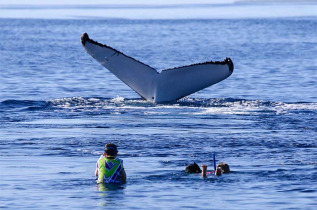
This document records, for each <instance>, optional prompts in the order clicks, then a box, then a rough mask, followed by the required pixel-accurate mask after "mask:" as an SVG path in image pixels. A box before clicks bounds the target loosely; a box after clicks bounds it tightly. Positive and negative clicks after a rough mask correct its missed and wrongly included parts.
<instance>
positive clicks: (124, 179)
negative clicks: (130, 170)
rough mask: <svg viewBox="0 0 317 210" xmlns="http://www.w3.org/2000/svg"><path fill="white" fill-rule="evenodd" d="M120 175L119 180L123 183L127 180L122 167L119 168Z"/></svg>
mask: <svg viewBox="0 0 317 210" xmlns="http://www.w3.org/2000/svg"><path fill="white" fill-rule="evenodd" d="M120 175H121V182H122V183H125V182H126V181H127V174H126V173H125V170H124V168H123V169H122V170H121V172H120Z"/></svg>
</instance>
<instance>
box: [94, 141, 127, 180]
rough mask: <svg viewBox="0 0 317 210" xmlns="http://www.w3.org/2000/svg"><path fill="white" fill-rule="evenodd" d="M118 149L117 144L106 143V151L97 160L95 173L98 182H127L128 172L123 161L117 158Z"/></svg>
mask: <svg viewBox="0 0 317 210" xmlns="http://www.w3.org/2000/svg"><path fill="white" fill-rule="evenodd" d="M117 154H118V150H117V146H116V145H115V144H112V143H109V144H106V145H105V152H104V154H103V155H102V156H101V157H100V158H99V160H98V161H97V168H96V171H95V175H96V176H97V177H98V181H97V182H98V183H107V184H108V183H111V184H123V183H125V182H126V173H125V170H124V168H123V161H122V160H121V159H119V158H117Z"/></svg>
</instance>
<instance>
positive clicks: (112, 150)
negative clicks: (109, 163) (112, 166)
mask: <svg viewBox="0 0 317 210" xmlns="http://www.w3.org/2000/svg"><path fill="white" fill-rule="evenodd" d="M105 154H106V155H107V157H116V156H117V154H118V150H117V146H116V145H115V144H113V143H108V144H106V145H105Z"/></svg>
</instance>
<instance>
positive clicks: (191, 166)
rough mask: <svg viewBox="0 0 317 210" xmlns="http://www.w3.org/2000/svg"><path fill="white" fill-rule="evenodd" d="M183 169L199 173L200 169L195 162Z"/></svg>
mask: <svg viewBox="0 0 317 210" xmlns="http://www.w3.org/2000/svg"><path fill="white" fill-rule="evenodd" d="M185 171H186V172H187V173H201V169H200V168H199V166H198V165H197V163H195V162H194V163H193V164H190V165H188V166H186V169H185Z"/></svg>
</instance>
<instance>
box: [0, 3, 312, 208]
mask: <svg viewBox="0 0 317 210" xmlns="http://www.w3.org/2000/svg"><path fill="white" fill-rule="evenodd" d="M251 6H252V8H257V10H258V11H260V10H261V8H262V6H263V5H262V6H261V4H256V5H253V4H252V5H251ZM251 6H250V5H249V4H242V5H240V4H238V5H235V4H234V5H231V4H230V5H220V6H218V7H217V8H218V10H220V13H221V11H224V10H226V8H227V7H230V11H232V10H234V8H235V7H239V10H241V11H242V10H243V11H248V8H250V7H251ZM129 7H131V5H128V6H126V7H123V8H120V7H119V8H115V10H120V11H121V13H124V11H127V12H130V14H133V11H134V9H135V8H132V9H129ZM175 7H176V6H175V5H174V6H173V7H171V8H170V7H168V8H167V9H166V8H165V9H166V10H168V11H174V10H178V9H179V8H177V7H176V8H175ZM197 7H198V8H197ZM201 7H203V8H200V7H199V6H197V5H187V6H186V9H187V10H190V9H191V8H192V9H193V10H197V9H204V10H202V11H204V12H206V11H205V10H206V8H208V7H210V8H212V6H210V5H207V6H206V5H203V6H201ZM263 7H265V8H266V9H267V10H268V11H269V10H270V7H272V13H271V16H272V17H262V15H259V16H258V17H254V15H250V16H248V17H237V16H235V15H234V18H232V17H231V16H228V14H226V15H227V16H226V17H223V16H221V18H211V17H209V16H208V15H207V16H206V17H208V18H190V17H191V16H190V14H189V17H188V18H183V17H181V18H175V17H174V16H173V15H170V16H164V17H162V18H154V19H149V18H139V17H138V18H135V17H134V16H132V18H117V17H112V18H109V17H107V14H104V16H98V17H86V16H85V15H83V13H82V10H84V11H85V14H86V13H90V14H92V13H93V12H94V8H82V7H80V10H81V12H80V13H78V14H77V13H76V11H75V12H74V11H71V12H72V18H69V17H65V16H63V15H61V16H58V17H57V16H56V18H51V16H50V15H52V14H55V13H50V15H48V16H45V17H42V16H37V17H36V18H33V17H29V16H23V15H22V16H21V17H20V16H19V15H21V13H15V12H16V9H15V8H10V7H6V8H4V9H2V10H3V11H6V12H7V13H3V14H12V16H14V15H15V16H17V17H14V18H11V16H9V15H7V16H8V17H10V18H8V17H7V18H6V17H2V18H1V19H0V37H1V39H0V40H1V41H0V208H14V209H44V208H48V209H80V208H82V209H86V208H94V209H96V208H100V209H101V208H116V209H151V208H158V209H186V208H197V209H242V208H247V209H267V208H270V209H315V208H316V206H317V201H316V197H317V192H316V181H317V168H316V164H317V156H316V152H317V150H316V148H317V145H316V140H317V139H316V131H317V118H316V116H317V111H316V110H317V94H316V89H317V73H316V71H317V56H316V55H317V18H316V15H315V16H312V15H307V16H305V9H306V10H307V11H311V8H316V4H311V5H307V4H299V5H296V4H292V5H290V6H289V5H286V4H282V5H278V7H281V8H284V7H285V8H286V10H287V11H291V8H293V7H295V8H301V9H304V10H302V11H301V15H293V16H292V15H289V14H288V15H280V17H276V14H275V12H274V11H275V9H276V6H274V5H264V6H263ZM18 9H19V11H20V10H23V11H27V12H29V9H30V8H29V7H26V8H25V7H19V8H18ZM64 9H65V10H67V11H68V10H69V7H66V8H64ZM139 9H144V10H146V11H147V12H149V11H148V9H147V8H139ZM214 9H215V8H213V10H214ZM31 10H34V12H35V13H39V12H41V13H45V11H46V9H45V8H43V7H40V8H31ZM55 10H56V11H59V10H63V7H62V9H61V8H55ZM55 10H54V11H55ZM151 10H155V11H157V10H159V9H158V8H157V9H155V8H151ZM27 12H26V13H27ZM46 12H47V11H46ZM105 12H107V11H106V10H105ZM112 12H113V11H112ZM165 12H166V11H165ZM28 14H29V13H28ZM63 14H64V13H63ZM111 14H112V13H111ZM157 14H160V13H159V12H157ZM164 14H167V13H164ZM195 14H196V13H195ZM204 14H205V15H206V13H204ZM223 14H224V13H223ZM241 14H242V13H241ZM308 14H310V13H309V12H308ZM24 15H25V14H24ZM266 16H270V14H266ZM285 16H286V17H285ZM194 17H195V15H194ZM84 32H87V33H88V34H89V35H90V37H91V38H92V39H94V40H97V41H99V42H101V43H105V44H107V45H110V46H112V47H114V48H116V49H118V50H120V51H122V52H124V53H125V54H127V55H129V56H131V57H134V58H136V59H138V60H140V61H142V62H144V63H146V64H149V65H150V66H153V67H154V68H156V69H158V70H162V69H166V68H171V67H174V66H183V65H187V64H191V63H197V62H203V61H208V60H213V61H215V60H223V59H224V58H225V57H230V58H231V59H232V60H233V63H234V66H235V69H234V72H233V74H232V75H231V76H230V77H229V78H228V79H226V80H224V81H222V82H220V83H218V84H216V85H213V86H211V87H209V88H206V89H204V90H202V91H199V92H198V93H195V94H193V95H190V96H189V97H186V98H184V99H181V100H179V101H177V102H173V103H167V104H153V103H149V102H146V101H143V100H141V99H140V97H139V96H138V95H137V94H136V93H135V92H134V91H133V90H131V89H130V88H129V87H127V86H126V85H125V84H123V83H122V82H121V81H120V80H118V79H117V78H116V77H115V76H114V75H112V74H111V73H110V72H109V71H108V70H107V69H105V68H103V67H102V66H101V65H99V64H98V63H97V62H95V61H94V60H93V59H92V58H91V57H90V56H89V55H88V54H87V53H86V52H85V50H84V49H83V47H82V46H81V43H80V35H81V34H82V33H84ZM107 142H114V143H116V144H117V145H118V149H119V157H120V158H122V159H123V161H124V167H125V170H126V172H127V176H128V178H127V184H125V185H122V186H98V185H96V183H95V177H94V170H95V163H96V161H97V159H98V158H99V156H100V155H101V154H102V150H103V146H104V144H105V143H107ZM212 153H215V154H216V159H217V162H226V163H228V164H229V165H230V167H231V170H232V173H230V174H226V175H223V176H219V177H216V176H213V175H210V176H208V177H207V178H206V179H203V178H202V177H201V176H200V175H188V174H186V173H185V171H184V169H185V166H186V165H187V164H190V163H193V162H194V161H195V162H196V163H198V164H199V165H201V164H207V165H208V168H209V169H212Z"/></svg>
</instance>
